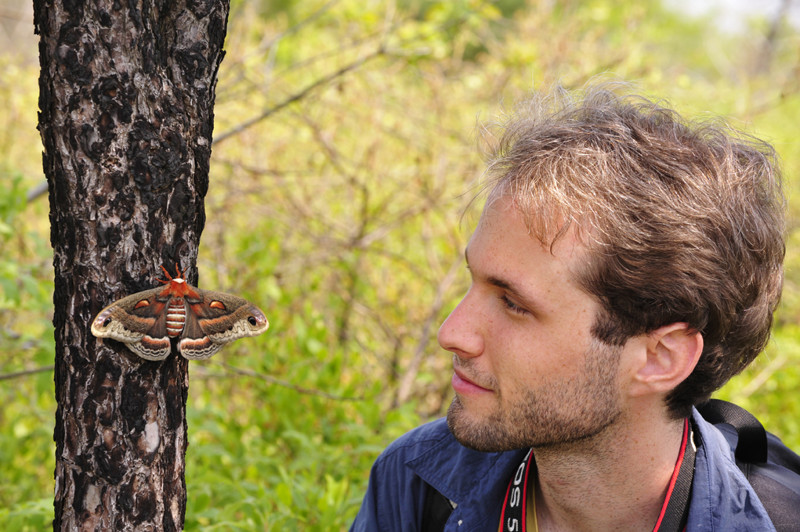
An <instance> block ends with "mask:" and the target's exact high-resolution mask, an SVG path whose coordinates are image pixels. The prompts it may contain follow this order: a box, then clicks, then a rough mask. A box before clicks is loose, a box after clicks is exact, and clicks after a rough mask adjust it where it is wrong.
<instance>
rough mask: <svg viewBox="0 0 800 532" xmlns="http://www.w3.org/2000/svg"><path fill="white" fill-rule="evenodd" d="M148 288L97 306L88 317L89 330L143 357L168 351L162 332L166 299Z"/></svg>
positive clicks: (152, 357) (159, 356)
mask: <svg viewBox="0 0 800 532" xmlns="http://www.w3.org/2000/svg"><path fill="white" fill-rule="evenodd" d="M161 290H162V289H161V288H152V289H150V290H144V291H142V292H137V293H135V294H131V295H129V296H126V297H123V298H122V299H119V300H117V301H115V302H113V303H111V304H110V305H108V306H107V307H106V308H104V309H103V310H101V311H100V312H99V313H98V314H97V316H96V317H95V319H94V320H93V321H92V326H91V330H92V334H94V335H95V336H96V337H98V338H110V339H112V340H117V341H118V342H122V343H124V344H125V345H126V346H127V347H128V349H130V350H131V351H133V352H134V353H135V354H136V355H138V356H140V357H142V358H145V359H147V360H162V359H164V358H166V357H167V356H168V355H169V353H170V351H171V347H170V341H169V338H168V337H167V334H166V312H164V310H165V307H166V302H163V301H159V300H158V299H157V298H156V296H157V295H158V294H159V292H161Z"/></svg>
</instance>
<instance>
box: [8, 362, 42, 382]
mask: <svg viewBox="0 0 800 532" xmlns="http://www.w3.org/2000/svg"><path fill="white" fill-rule="evenodd" d="M54 369H55V366H54V365H51V366H42V367H40V368H31V369H26V370H22V371H15V372H14V373H5V374H0V381H7V380H11V379H16V378H18V377H27V376H28V375H34V374H36V373H47V372H48V371H53V370H54Z"/></svg>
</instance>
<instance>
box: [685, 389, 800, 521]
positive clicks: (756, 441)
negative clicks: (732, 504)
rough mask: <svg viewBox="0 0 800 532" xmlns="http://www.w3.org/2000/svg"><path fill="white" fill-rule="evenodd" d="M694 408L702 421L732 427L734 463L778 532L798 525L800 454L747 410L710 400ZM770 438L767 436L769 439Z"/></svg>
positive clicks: (799, 514) (799, 513)
mask: <svg viewBox="0 0 800 532" xmlns="http://www.w3.org/2000/svg"><path fill="white" fill-rule="evenodd" d="M697 410H698V411H699V412H700V415H702V416H703V418H705V419H706V421H708V422H710V423H713V424H715V425H716V424H719V423H726V424H728V425H730V426H731V427H733V428H734V429H736V432H737V433H738V441H737V444H736V449H735V450H734V454H735V457H736V465H737V466H739V469H741V471H742V473H744V475H745V477H746V478H747V481H748V482H749V483H750V485H751V486H752V487H753V490H754V491H755V492H756V494H757V495H758V498H759V499H760V500H761V503H762V504H763V505H764V509H766V510H767V514H768V515H769V518H770V520H772V524H773V525H774V526H775V529H776V530H777V531H778V532H797V530H798V529H800V527H799V526H798V523H800V456H798V455H797V454H796V453H794V452H793V451H792V450H791V449H789V448H788V447H786V446H785V445H784V444H783V443H782V442H781V441H780V440H779V439H778V438H776V437H775V436H774V435H770V436H769V437H768V436H767V432H766V430H764V427H763V426H762V425H761V423H760V422H759V421H758V420H757V419H756V418H755V416H753V415H752V414H751V413H750V412H748V411H747V410H745V409H744V408H742V407H740V406H737V405H735V404H733V403H728V402H726V401H721V400H718V399H712V400H711V401H709V402H708V403H706V404H704V405H702V406H699V407H698V408H697ZM770 438H771V439H770Z"/></svg>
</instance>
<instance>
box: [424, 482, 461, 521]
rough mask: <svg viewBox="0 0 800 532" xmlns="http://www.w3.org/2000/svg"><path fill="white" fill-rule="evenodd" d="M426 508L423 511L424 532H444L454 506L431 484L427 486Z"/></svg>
mask: <svg viewBox="0 0 800 532" xmlns="http://www.w3.org/2000/svg"><path fill="white" fill-rule="evenodd" d="M426 488H427V489H426V490H425V491H426V494H425V507H424V508H423V509H422V528H421V529H420V530H422V532H442V530H444V525H445V523H446V522H447V519H448V518H449V517H450V514H451V513H453V505H452V503H451V502H450V500H449V499H448V498H447V497H445V496H444V495H442V494H441V493H439V492H438V491H437V490H435V489H434V488H433V486H431V485H430V484H428V485H427V486H426Z"/></svg>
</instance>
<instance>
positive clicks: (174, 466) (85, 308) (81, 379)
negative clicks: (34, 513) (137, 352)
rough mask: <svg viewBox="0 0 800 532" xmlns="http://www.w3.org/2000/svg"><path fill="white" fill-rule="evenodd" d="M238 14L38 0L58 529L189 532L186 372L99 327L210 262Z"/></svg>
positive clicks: (207, 8)
mask: <svg viewBox="0 0 800 532" xmlns="http://www.w3.org/2000/svg"><path fill="white" fill-rule="evenodd" d="M228 9H229V4H228V1H227V0H132V1H130V2H118V1H115V0H94V1H80V0H70V1H63V2H52V1H50V2H48V1H46V0H34V23H35V26H36V32H37V33H38V34H39V35H40V43H39V54H40V64H41V76H40V79H39V89H40V96H39V108H40V113H39V129H40V132H41V135H42V141H43V144H44V154H43V164H44V172H45V175H46V176H47V180H48V185H49V194H50V222H51V242H52V245H53V252H54V259H53V263H54V266H55V294H54V296H53V302H54V307H55V309H54V312H55V314H54V320H53V321H54V325H55V337H56V353H55V364H56V366H55V389H56V398H57V401H58V408H57V412H56V427H55V433H54V439H55V442H56V469H55V481H56V487H55V504H54V506H55V520H54V522H53V528H54V530H110V529H114V530H134V529H135V530H177V529H181V528H182V527H183V522H184V514H185V508H186V484H185V481H184V466H185V461H184V458H185V452H186V445H187V441H186V419H185V413H186V396H187V392H188V373H187V365H186V361H185V360H184V359H182V358H180V357H178V356H175V355H174V354H173V355H171V356H170V357H168V358H167V359H166V360H164V361H163V362H148V361H145V360H142V359H139V358H137V357H135V356H134V355H132V354H131V353H130V352H129V351H128V350H127V349H125V348H124V347H122V345H121V344H118V343H115V342H113V341H108V342H105V343H101V342H98V341H97V340H96V339H95V338H94V336H92V335H91V332H90V330H89V326H90V323H91V319H92V318H93V317H94V315H95V314H96V313H97V312H98V311H99V310H100V309H101V308H102V307H104V306H105V305H107V304H108V303H110V302H111V301H113V300H114V299H117V298H119V297H121V296H124V295H127V294H131V293H134V292H137V291H140V290H144V289H147V288H152V287H154V286H157V283H156V279H157V278H158V277H159V276H160V268H159V267H160V266H161V265H165V266H168V267H169V268H170V270H174V265H175V264H176V263H178V264H180V265H181V267H183V268H188V275H187V278H188V280H189V282H191V283H192V284H196V281H197V272H196V259H197V249H198V244H199V240H200V233H201V231H202V229H203V224H204V221H205V215H204V210H203V198H204V196H205V194H206V191H207V189H208V170H209V159H210V155H211V133H212V128H213V104H214V94H215V86H216V79H217V70H218V68H219V64H220V62H221V60H222V56H223V52H222V44H223V40H224V37H225V31H226V26H227V16H228Z"/></svg>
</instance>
